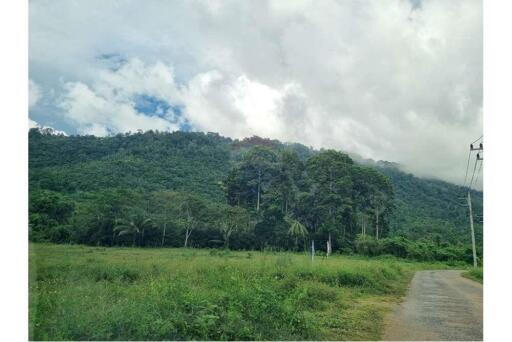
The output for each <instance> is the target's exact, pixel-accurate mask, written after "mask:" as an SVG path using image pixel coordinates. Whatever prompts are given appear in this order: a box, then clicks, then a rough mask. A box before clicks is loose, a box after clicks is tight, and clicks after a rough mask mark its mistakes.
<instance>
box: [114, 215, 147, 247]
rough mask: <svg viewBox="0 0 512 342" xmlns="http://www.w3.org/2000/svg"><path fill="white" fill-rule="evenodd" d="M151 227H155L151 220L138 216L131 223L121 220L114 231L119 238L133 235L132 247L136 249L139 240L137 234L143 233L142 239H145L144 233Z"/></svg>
mask: <svg viewBox="0 0 512 342" xmlns="http://www.w3.org/2000/svg"><path fill="white" fill-rule="evenodd" d="M151 227H153V223H152V222H151V219H150V218H147V219H145V218H144V217H142V216H136V217H135V218H133V219H132V220H130V221H123V220H119V221H118V224H117V225H116V226H115V227H114V231H115V232H118V236H122V235H126V234H132V236H133V243H132V246H133V247H135V239H136V238H137V234H140V233H142V238H143V239H144V231H145V230H146V228H151Z"/></svg>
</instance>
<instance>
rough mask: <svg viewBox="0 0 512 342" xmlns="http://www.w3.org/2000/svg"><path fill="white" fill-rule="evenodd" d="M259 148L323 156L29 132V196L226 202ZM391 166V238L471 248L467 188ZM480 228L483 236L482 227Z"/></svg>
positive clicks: (240, 145) (212, 142) (195, 138)
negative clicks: (114, 192) (123, 194)
mask: <svg viewBox="0 0 512 342" xmlns="http://www.w3.org/2000/svg"><path fill="white" fill-rule="evenodd" d="M255 146H265V147H267V148H269V149H271V150H274V151H284V150H291V151H294V152H296V154H297V155H298V157H299V158H300V159H301V160H306V159H307V158H309V157H311V156H313V155H315V154H317V153H318V152H319V151H315V150H313V149H311V148H308V147H306V146H304V145H301V144H284V143H281V142H279V141H277V140H269V139H263V138H259V137H252V138H247V139H243V140H233V139H230V138H225V137H222V136H220V135H218V134H216V133H197V132H174V133H161V132H160V133H157V132H146V133H135V134H119V135H116V136H112V137H94V136H70V137H67V136H62V135H54V134H49V133H48V132H41V131H39V130H37V129H32V130H30V132H29V185H30V192H31V194H34V193H36V192H38V191H44V190H49V191H53V192H56V193H60V194H63V195H65V196H67V197H69V198H74V199H75V200H77V199H79V198H82V197H84V196H88V194H91V193H95V192H98V191H103V190H105V189H130V190H134V189H140V190H143V191H147V192H154V191H159V190H171V191H175V192H185V193H193V194H197V195H198V196H202V197H205V198H208V199H209V200H212V201H214V202H222V203H225V202H226V197H225V196H226V195H225V188H224V186H225V185H224V183H223V182H224V181H225V180H226V178H227V177H228V175H229V173H230V170H232V169H233V167H234V166H235V165H237V163H238V162H239V161H240V160H242V158H243V156H244V155H245V154H246V153H247V152H248V151H249V150H250V149H251V148H253V147H255ZM387 165H388V164H386V163H381V164H376V166H375V168H377V169H378V170H379V172H381V173H382V174H384V175H386V176H388V177H389V178H390V179H391V183H392V187H393V192H394V207H395V208H394V210H393V212H392V215H391V216H390V218H389V230H388V234H395V235H396V234H398V235H403V236H406V237H408V238H412V239H419V238H423V237H429V238H438V239H439V237H442V239H443V240H445V241H454V242H456V241H464V242H467V241H468V240H467V239H468V238H469V234H468V231H467V229H468V219H467V208H466V207H464V206H462V204H464V203H465V202H464V199H463V197H464V195H465V192H464V190H463V188H461V187H460V186H456V185H453V184H450V183H446V182H442V181H438V180H429V179H421V178H418V177H415V176H413V175H411V174H407V173H404V172H402V171H400V170H398V169H397V168H394V167H389V166H387ZM473 203H474V210H475V212H476V214H477V215H481V213H482V193H481V192H474V193H473ZM478 227H479V228H478V230H479V231H481V225H479V226H478ZM480 234H481V233H480ZM478 239H479V240H480V239H481V238H480V237H479V238H478Z"/></svg>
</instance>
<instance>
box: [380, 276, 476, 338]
mask: <svg viewBox="0 0 512 342" xmlns="http://www.w3.org/2000/svg"><path fill="white" fill-rule="evenodd" d="M461 273H462V271H452V270H450V271H420V272H416V274H415V275H414V278H413V279H412V281H411V284H410V287H409V290H408V292H407V296H406V298H405V300H404V302H403V303H401V304H399V305H398V306H397V307H396V309H395V310H394V312H393V313H391V314H390V315H389V317H388V319H387V322H386V329H385V331H384V335H383V340H386V341H418V340H426V341H433V340H434V341H447V340H449V341H461V340H463V341H481V340H482V337H483V332H482V331H483V296H482V292H483V291H482V285H481V284H479V283H477V282H474V281H472V280H469V279H466V278H463V277H462V276H461V275H460V274H461Z"/></svg>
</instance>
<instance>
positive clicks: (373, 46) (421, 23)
mask: <svg viewBox="0 0 512 342" xmlns="http://www.w3.org/2000/svg"><path fill="white" fill-rule="evenodd" d="M482 31H483V29H482V3H481V1H474V0H450V1H446V0H430V1H429V0H373V1H368V0H366V1H365V0H358V1H355V0H354V1H351V0H343V1H341V0H340V1H331V0H322V1H313V0H304V1H302V0H291V1H287V0H275V1H270V0H268V1H267V0H261V1H240V0H223V1H220V0H219V1H217V0H201V1H196V0H184V1H178V0H172V1H161V0H159V1H157V0H145V1H129V0H127V1H122V0H119V1H104V0H102V1H96V0H80V1H79V0H75V1H74V0H68V1H53V0H49V1H44V0H31V1H30V3H29V104H28V105H29V123H30V126H48V127H53V128H55V129H56V130H60V131H63V132H65V133H67V134H93V135H96V136H106V135H110V134H116V133H118V132H128V131H131V132H135V131H137V130H139V129H141V130H144V131H145V130H149V129H153V130H161V131H167V130H168V131H175V130H186V131H205V132H218V133H220V134H221V135H224V136H228V137H231V138H243V137H249V136H252V135H258V136H261V137H268V138H273V139H279V140H281V141H286V142H300V143H302V144H305V145H307V146H312V147H314V148H334V149H338V150H342V151H346V152H350V153H355V154H358V155H361V156H363V157H365V158H372V159H374V160H386V161H391V162H396V163H399V164H400V165H401V166H402V167H403V168H404V169H405V170H406V171H408V172H412V173H414V174H416V175H418V176H421V177H430V178H437V179H442V180H445V181H449V182H454V183H458V184H462V183H463V182H464V178H465V171H466V165H467V157H468V145H469V143H470V142H472V141H473V140H475V139H477V138H478V137H480V136H481V134H482V129H483V127H482V123H483V110H482V97H483V96H482V91H483V85H482V81H483V80H482V59H483V58H482V54H483V51H482V50H483V44H482ZM472 163H473V161H471V167H472V165H473V164H472ZM471 171H472V169H470V175H471ZM481 178H483V177H481ZM478 183H479V185H478V187H481V181H479V182H478Z"/></svg>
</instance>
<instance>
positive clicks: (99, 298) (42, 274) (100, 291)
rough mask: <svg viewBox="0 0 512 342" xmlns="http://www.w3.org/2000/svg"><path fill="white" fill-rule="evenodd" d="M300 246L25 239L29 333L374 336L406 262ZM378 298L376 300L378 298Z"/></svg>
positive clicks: (399, 288)
mask: <svg viewBox="0 0 512 342" xmlns="http://www.w3.org/2000/svg"><path fill="white" fill-rule="evenodd" d="M422 267H429V268H432V267H444V266H443V265H440V264H437V265H426V264H418V263H412V262H404V261H399V260H398V259H393V258H383V259H381V260H371V259H361V258H356V257H341V256H331V257H329V258H328V259H321V258H317V259H315V261H313V262H312V261H311V260H310V259H309V258H308V257H307V256H305V255H303V254H293V253H259V252H229V251H218V250H194V249H132V248H109V249H105V248H94V247H84V246H66V245H47V244H31V245H30V284H29V285H30V287H29V295H30V307H29V329H30V331H29V334H30V339H32V340H305V339H307V340H312V339H314V340H323V339H331V340H332V339H336V340H341V339H378V337H379V333H380V329H381V324H382V316H383V313H384V312H385V311H386V306H385V305H382V303H386V302H389V301H393V300H394V299H396V298H397V297H398V296H400V295H402V294H403V293H404V290H405V288H406V285H407V283H408V281H409V279H410V277H411V275H412V270H414V269H418V268H422ZM379 303H380V304H379Z"/></svg>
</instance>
